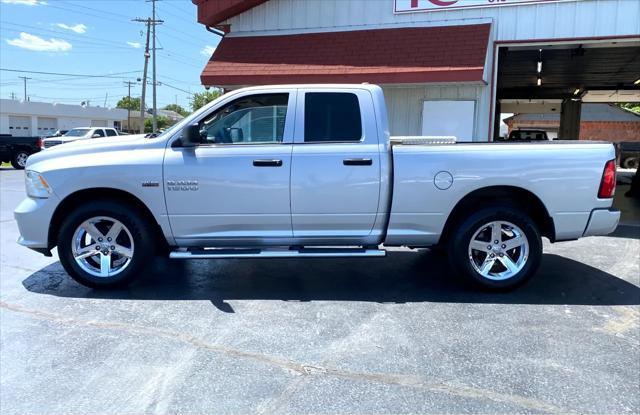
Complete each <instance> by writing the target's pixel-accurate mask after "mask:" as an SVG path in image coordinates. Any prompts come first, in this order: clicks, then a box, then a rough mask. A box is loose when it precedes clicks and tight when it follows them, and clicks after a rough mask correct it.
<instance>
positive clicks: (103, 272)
mask: <svg viewBox="0 0 640 415" xmlns="http://www.w3.org/2000/svg"><path fill="white" fill-rule="evenodd" d="M133 249H134V247H133V237H132V236H131V232H129V230H128V229H127V227H126V226H124V225H123V224H122V222H120V221H119V220H117V219H113V218H110V217H107V216H97V217H94V218H91V219H88V220H86V221H84V222H83V223H82V224H80V226H78V228H77V229H76V230H75V232H74V234H73V239H72V241H71V252H72V253H73V258H74V259H75V261H76V263H77V264H78V265H79V266H80V268H82V269H83V270H84V271H85V272H87V273H89V274H91V275H93V276H95V277H113V276H115V275H118V274H119V273H121V272H122V271H124V270H125V269H126V268H127V267H128V266H129V264H130V263H131V259H132V258H133Z"/></svg>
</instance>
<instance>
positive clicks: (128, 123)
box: [125, 81, 135, 130]
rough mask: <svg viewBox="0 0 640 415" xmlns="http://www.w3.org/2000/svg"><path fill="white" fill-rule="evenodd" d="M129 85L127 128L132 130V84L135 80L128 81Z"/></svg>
mask: <svg viewBox="0 0 640 415" xmlns="http://www.w3.org/2000/svg"><path fill="white" fill-rule="evenodd" d="M125 84H126V85H127V97H128V98H129V102H128V105H127V129H128V130H131V85H133V84H135V82H131V81H126V82H125Z"/></svg>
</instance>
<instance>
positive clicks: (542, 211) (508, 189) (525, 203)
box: [439, 186, 555, 244]
mask: <svg viewBox="0 0 640 415" xmlns="http://www.w3.org/2000/svg"><path fill="white" fill-rule="evenodd" d="M495 204H505V205H511V206H516V207H517V208H519V209H522V210H523V211H525V212H526V213H527V214H528V215H529V216H530V217H531V218H532V219H533V221H534V222H535V224H536V226H537V227H538V229H539V230H540V234H541V235H542V236H546V237H547V238H549V240H551V242H554V241H555V225H554V223H553V218H552V217H551V215H550V214H549V211H548V210H547V207H546V206H545V205H544V203H543V202H542V200H540V198H539V197H538V196H536V195H535V194H534V193H533V192H531V191H529V190H527V189H524V188H522V187H517V186H488V187H482V188H480V189H476V190H473V191H472V192H470V193H468V194H467V195H465V196H464V197H463V198H462V199H460V200H459V201H458V202H457V203H456V205H455V207H454V208H453V209H452V210H451V214H450V215H449V217H448V218H447V221H446V222H445V225H444V228H443V231H442V236H441V238H440V241H439V244H443V243H446V241H447V240H448V238H449V237H450V236H451V233H452V232H453V231H454V230H455V225H457V224H458V223H459V222H460V221H461V220H463V219H464V218H465V217H466V214H467V213H468V212H472V211H475V210H478V209H480V208H482V207H484V206H488V205H495Z"/></svg>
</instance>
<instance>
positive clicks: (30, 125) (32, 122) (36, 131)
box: [0, 99, 127, 136]
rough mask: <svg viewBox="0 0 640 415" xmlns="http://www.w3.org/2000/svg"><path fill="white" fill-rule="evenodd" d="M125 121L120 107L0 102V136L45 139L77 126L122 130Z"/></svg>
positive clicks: (7, 100)
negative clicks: (56, 132) (44, 137)
mask: <svg viewBox="0 0 640 415" xmlns="http://www.w3.org/2000/svg"><path fill="white" fill-rule="evenodd" d="M126 119H127V111H126V110H123V109H120V108H103V107H88V106H81V105H68V104H50V103H47V102H34V101H18V100H13V99H0V134H11V135H14V136H44V135H48V134H51V133H53V132H55V131H56V130H69V129H71V128H75V127H113V128H116V129H120V128H121V127H122V122H123V121H124V120H126Z"/></svg>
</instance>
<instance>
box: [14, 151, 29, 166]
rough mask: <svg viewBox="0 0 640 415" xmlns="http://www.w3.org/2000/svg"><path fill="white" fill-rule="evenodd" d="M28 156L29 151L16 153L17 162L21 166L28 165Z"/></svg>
mask: <svg viewBox="0 0 640 415" xmlns="http://www.w3.org/2000/svg"><path fill="white" fill-rule="evenodd" d="M28 158H29V155H28V154H27V153H18V154H17V155H16V164H17V165H18V166H20V167H26V166H27V159H28Z"/></svg>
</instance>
